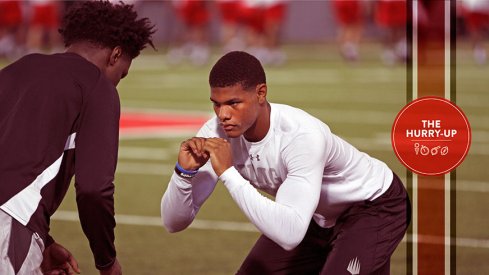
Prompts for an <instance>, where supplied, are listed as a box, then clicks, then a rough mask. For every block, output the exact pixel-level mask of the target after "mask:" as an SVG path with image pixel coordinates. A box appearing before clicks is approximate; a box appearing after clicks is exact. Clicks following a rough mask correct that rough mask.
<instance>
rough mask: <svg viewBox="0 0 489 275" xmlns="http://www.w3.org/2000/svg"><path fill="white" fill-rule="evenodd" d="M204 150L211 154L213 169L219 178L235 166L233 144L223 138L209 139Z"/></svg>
mask: <svg viewBox="0 0 489 275" xmlns="http://www.w3.org/2000/svg"><path fill="white" fill-rule="evenodd" d="M204 150H205V151H206V152H208V153H209V155H210V158H211V164H212V168H213V169H214V172H216V174H217V175H218V176H221V174H222V173H224V171H226V170H227V169H228V168H229V167H231V166H232V165H233V154H232V150H231V144H230V143H229V142H228V141H227V140H225V139H223V138H208V139H206V140H205V142H204Z"/></svg>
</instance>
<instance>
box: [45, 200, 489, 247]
mask: <svg viewBox="0 0 489 275" xmlns="http://www.w3.org/2000/svg"><path fill="white" fill-rule="evenodd" d="M52 219H53V220H59V221H78V220H79V219H78V213H77V212H75V211H65V210H58V211H57V212H56V213H55V214H54V215H53V216H52ZM115 219H116V221H117V223H118V224H125V225H140V226H161V227H162V226H163V225H162V221H161V218H160V217H150V216H138V215H116V216H115ZM190 228H193V229H201V230H223V231H233V232H258V231H257V229H256V228H255V226H254V225H253V224H251V223H248V222H229V221H213V220H200V219H197V220H194V222H193V223H192V225H190ZM407 237H409V236H407ZM417 237H418V240H419V242H422V243H428V244H443V243H444V238H443V237H437V236H425V235H419V236H417ZM405 241H406V237H404V239H403V242H405ZM455 243H456V244H457V246H459V247H470V248H484V249H489V240H486V239H473V238H456V239H455Z"/></svg>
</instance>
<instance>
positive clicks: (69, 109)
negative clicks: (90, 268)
mask: <svg viewBox="0 0 489 275" xmlns="http://www.w3.org/2000/svg"><path fill="white" fill-rule="evenodd" d="M119 118H120V102H119V96H118V93H117V90H116V88H115V87H114V85H113V84H112V83H111V82H110V81H109V80H108V79H107V78H106V77H105V76H104V75H103V73H102V72H101V71H100V70H99V69H98V68H97V67H96V66H95V65H94V64H92V63H90V62H89V61H87V60H85V59H84V58H82V57H81V56H78V55H76V54H74V53H63V54H54V55H41V54H32V55H28V56H25V57H23V58H21V59H20V60H18V61H16V62H14V63H13V64H11V65H9V66H7V67H5V68H4V69H2V70H1V71H0V209H2V210H3V211H5V212H6V213H8V214H9V215H11V216H12V217H13V218H15V219H16V220H18V221H19V222H20V223H22V224H24V225H26V226H27V227H28V228H30V229H32V230H33V231H35V232H37V233H38V234H39V235H40V236H41V238H42V239H43V240H44V242H45V243H46V245H49V244H50V243H51V242H52V239H51V237H50V236H49V219H50V216H51V215H52V214H53V213H54V212H55V211H56V209H57V208H58V206H59V205H60V203H61V201H62V200H63V198H64V196H65V194H66V191H67V189H68V187H69V185H70V181H71V179H72V177H73V175H75V187H76V200H77V205H78V212H79V217H80V221H81V224H82V228H83V231H84V233H85V235H86V236H87V238H88V240H89V243H90V247H91V249H92V252H93V254H94V257H95V263H96V266H97V267H98V268H103V267H105V266H108V265H111V264H112V263H113V261H114V259H115V256H116V251H115V247H114V227H115V219H114V198H113V194H114V184H113V180H114V173H115V169H116V165H117V150H118V138H119Z"/></svg>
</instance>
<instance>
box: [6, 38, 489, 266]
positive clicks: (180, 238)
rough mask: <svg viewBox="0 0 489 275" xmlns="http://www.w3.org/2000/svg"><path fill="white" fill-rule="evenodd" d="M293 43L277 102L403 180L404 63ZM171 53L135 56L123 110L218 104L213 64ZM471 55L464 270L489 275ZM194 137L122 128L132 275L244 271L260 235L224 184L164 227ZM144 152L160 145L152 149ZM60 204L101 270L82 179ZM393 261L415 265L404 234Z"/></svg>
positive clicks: (57, 229)
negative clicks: (85, 227) (398, 132)
mask: <svg viewBox="0 0 489 275" xmlns="http://www.w3.org/2000/svg"><path fill="white" fill-rule="evenodd" d="M285 49H286V51H287V53H288V55H289V60H288V63H287V64H286V65H285V66H283V67H278V68H274V67H269V68H266V72H267V79H268V86H269V96H268V98H269V100H270V101H272V102H277V103H285V104H290V105H293V106H296V107H299V108H303V109H304V110H306V111H308V112H309V113H311V114H313V115H315V116H317V117H318V118H320V119H322V120H323V121H324V122H326V123H327V124H328V125H329V126H330V127H331V129H332V131H333V132H335V133H336V134H338V135H340V136H342V137H343V138H344V139H346V140H347V141H349V142H351V143H352V144H354V145H355V146H357V147H358V148H359V149H361V150H364V151H366V152H367V153H368V154H370V155H372V156H374V157H377V158H379V159H381V160H384V161H385V162H387V163H388V165H389V166H390V167H391V168H392V169H393V170H394V171H395V172H396V173H397V174H398V175H400V176H402V178H403V179H404V178H405V175H406V170H405V168H404V167H403V166H402V165H401V164H400V163H399V161H398V160H397V158H396V157H395V155H394V153H393V150H392V148H391V145H390V130H391V126H392V123H393V121H394V118H395V116H396V114H397V112H398V111H399V110H400V109H401V108H402V107H403V106H404V105H405V104H406V69H405V67H404V66H401V65H400V66H394V67H385V66H384V65H382V63H381V62H380V61H379V55H380V45H378V44H368V45H366V46H365V47H364V48H363V56H362V60H361V61H360V62H358V63H356V64H346V63H344V62H343V61H342V60H341V58H340V57H339V56H338V55H337V51H336V49H335V47H334V45H289V46H286V48H285ZM161 54H162V52H159V53H154V52H151V51H148V52H146V53H145V54H143V55H142V56H140V57H139V58H138V59H136V60H135V61H134V62H133V66H132V68H131V71H130V74H129V75H128V77H127V79H124V80H123V81H122V82H121V84H120V85H119V87H118V88H119V92H120V96H121V102H122V107H123V110H124V108H125V109H126V110H127V109H131V110H133V109H138V110H141V111H151V112H152V111H158V110H175V111H182V110H183V111H185V112H191V111H201V112H209V113H210V112H211V111H212V109H211V107H212V106H211V104H210V103H209V99H208V98H209V89H208V85H207V77H208V72H209V69H210V65H209V66H205V67H202V68H194V67H191V66H189V65H185V64H184V65H181V66H179V67H168V66H167V65H166V64H165V62H164V56H163V55H161ZM470 57H471V55H470V51H469V47H468V46H467V45H464V44H461V45H460V46H459V52H458V60H457V62H458V64H457V70H456V74H457V79H456V81H457V82H456V83H457V104H458V105H459V106H460V107H461V108H462V109H463V110H464V112H465V113H466V115H467V116H468V118H469V121H470V123H471V126H472V133H473V142H472V146H471V150H470V154H469V155H468V157H467V158H466V159H465V161H464V163H462V164H461V166H460V167H459V168H458V169H457V177H458V181H457V185H458V190H457V208H456V211H457V228H456V229H457V237H458V240H457V256H456V258H457V274H489V264H487V259H488V258H489V219H488V218H487V216H485V214H486V213H487V212H486V211H487V209H489V199H488V198H489V196H488V195H489V180H488V177H489V169H487V167H488V163H489V108H488V107H489V77H488V72H489V68H488V66H477V65H475V64H474V62H472V60H471V59H470ZM215 58H217V56H215ZM214 60H215V59H214ZM3 64H4V63H3ZM186 137H188V135H182V136H180V137H175V136H171V137H158V138H130V139H129V138H124V137H123V136H122V137H121V142H120V157H119V165H118V172H117V175H116V194H115V197H116V198H115V199H116V213H117V214H118V215H120V216H118V225H117V228H116V246H117V249H118V257H119V261H120V262H121V264H122V266H123V270H124V272H125V274H212V275H214V274H215V275H217V274H234V271H235V270H236V269H237V268H238V267H239V265H240V263H241V261H242V260H243V259H244V257H245V256H246V254H247V252H248V250H249V249H250V248H251V247H252V245H253V243H254V241H255V240H256V239H257V237H258V235H259V234H258V233H257V232H256V231H254V230H253V227H252V226H250V224H249V223H248V221H247V219H246V217H245V216H244V215H243V214H242V213H241V212H240V211H239V209H238V208H237V207H236V206H235V204H234V203H233V201H232V200H231V198H230V196H229V195H228V193H227V190H226V189H225V188H224V187H223V186H222V185H218V187H217V188H216V190H215V192H214V193H213V194H212V196H211V197H210V198H209V200H208V201H207V202H206V204H204V206H203V208H202V209H201V211H200V213H199V214H198V216H197V219H198V220H197V221H196V223H195V226H194V228H190V229H187V230H185V231H184V232H181V233H176V234H169V233H167V232H166V231H165V229H164V228H163V227H162V226H161V225H160V218H159V215H160V199H161V196H162V194H163V192H164V190H165V188H166V185H167V183H168V180H169V175H170V174H171V172H172V168H173V165H174V162H175V160H176V154H177V152H178V146H179V143H180V141H181V140H183V139H184V138H186ZM138 152H143V154H141V153H139V154H138ZM144 152H152V153H151V154H149V153H148V157H145V155H144ZM155 152H156V153H155ZM158 152H159V153H161V154H159V153H158ZM60 210H62V211H60V212H59V215H58V216H56V218H55V219H54V220H53V221H52V235H53V236H54V238H55V239H56V240H57V241H58V242H60V243H62V244H63V245H65V246H66V247H67V248H69V249H70V250H71V251H72V252H73V254H74V255H75V256H76V257H77V259H78V261H79V263H80V265H81V269H82V273H83V274H96V269H95V268H94V263H93V258H92V256H91V252H90V250H89V247H88V243H87V241H86V238H85V236H84V235H83V233H82V231H81V228H80V225H79V223H78V222H77V221H76V212H75V211H76V205H75V200H74V192H73V188H71V190H70V191H69V193H68V195H67V197H66V199H65V200H64V202H63V204H62V206H61V208H60ZM391 270H392V274H405V273H406V243H405V242H402V243H401V245H400V246H399V247H398V249H397V251H396V252H395V254H394V256H393V259H392V268H391Z"/></svg>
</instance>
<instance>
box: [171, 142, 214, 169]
mask: <svg viewBox="0 0 489 275" xmlns="http://www.w3.org/2000/svg"><path fill="white" fill-rule="evenodd" d="M205 141H206V139H205V138H200V137H193V138H191V139H187V140H185V141H184V142H182V144H181V145H180V153H179V154H178V164H180V166H181V167H182V168H183V169H185V170H190V171H194V170H197V169H199V168H200V167H202V166H203V165H204V164H205V163H206V162H207V161H208V160H209V154H208V153H207V152H206V151H205V150H204V143H205Z"/></svg>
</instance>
